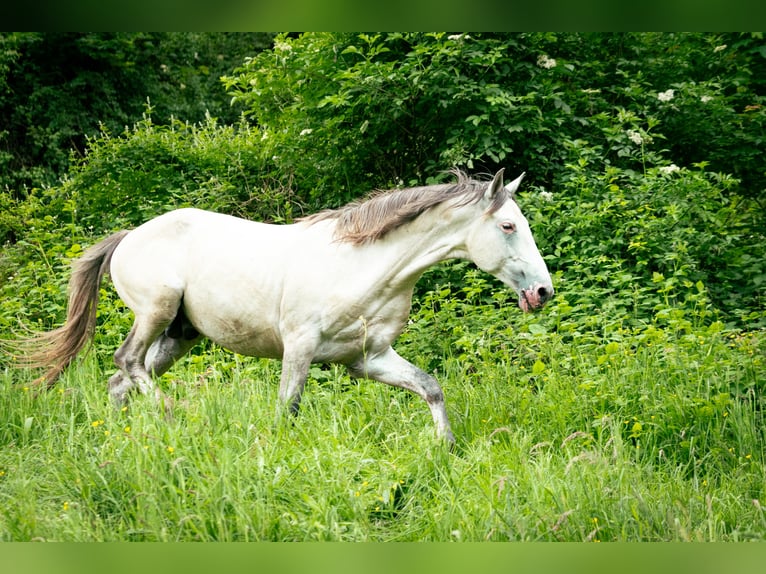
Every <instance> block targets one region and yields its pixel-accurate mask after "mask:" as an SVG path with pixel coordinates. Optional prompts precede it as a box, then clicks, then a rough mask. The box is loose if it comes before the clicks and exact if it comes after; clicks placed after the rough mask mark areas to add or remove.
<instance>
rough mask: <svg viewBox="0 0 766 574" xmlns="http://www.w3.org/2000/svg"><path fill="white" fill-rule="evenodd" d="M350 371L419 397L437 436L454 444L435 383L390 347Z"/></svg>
mask: <svg viewBox="0 0 766 574" xmlns="http://www.w3.org/2000/svg"><path fill="white" fill-rule="evenodd" d="M349 369H350V371H351V374H352V375H354V376H357V377H366V378H369V379H374V380H376V381H380V382H381V383H386V384H387V385H392V386H395V387H401V388H404V389H407V390H409V391H412V392H413V393H415V394H417V395H418V396H420V397H421V398H422V399H423V400H424V401H426V403H427V404H428V408H430V409H431V416H432V417H433V419H434V424H435V425H436V433H437V435H438V436H439V437H441V438H444V439H446V440H447V441H449V442H450V443H454V442H455V437H454V435H453V434H452V428H451V427H450V423H449V419H448V418H447V409H446V407H445V405H444V393H443V392H442V389H441V387H440V386H439V383H438V382H437V380H436V379H435V378H434V377H432V376H431V375H429V374H428V373H426V372H425V371H423V370H421V369H419V368H417V367H416V366H415V365H413V364H412V363H410V362H408V361H406V360H405V359H403V358H402V357H401V356H399V355H398V354H397V352H396V351H394V350H393V349H392V348H391V347H389V348H388V349H386V350H385V351H383V352H382V353H379V354H376V355H374V356H367V357H365V358H363V359H360V360H359V361H357V362H356V363H354V364H352V365H349Z"/></svg>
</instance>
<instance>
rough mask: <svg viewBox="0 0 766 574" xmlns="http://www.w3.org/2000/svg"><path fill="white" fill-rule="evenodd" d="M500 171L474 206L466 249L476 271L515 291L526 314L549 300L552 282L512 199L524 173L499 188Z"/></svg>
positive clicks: (551, 293)
mask: <svg viewBox="0 0 766 574" xmlns="http://www.w3.org/2000/svg"><path fill="white" fill-rule="evenodd" d="M503 171H504V170H502V169H501V170H500V171H498V172H497V174H495V177H494V179H493V180H492V182H491V183H490V184H489V185H488V186H487V190H486V192H485V193H484V197H483V198H482V200H481V201H480V202H479V204H478V205H479V206H480V207H481V209H482V214H481V215H480V216H479V217H477V218H476V219H475V220H474V221H473V222H472V223H471V228H470V230H469V232H468V239H467V241H466V247H467V250H468V255H469V257H470V259H471V260H472V261H473V262H474V263H476V265H477V266H478V267H479V268H480V269H482V270H484V271H486V272H487V273H490V274H492V275H494V276H495V277H497V278H498V279H500V280H501V281H502V282H503V283H505V284H506V285H508V286H509V287H511V288H512V289H513V290H514V291H515V292H516V294H517V295H518V296H519V307H521V309H522V310H523V311H525V312H526V311H531V310H533V309H538V308H541V307H542V306H543V305H545V303H546V302H547V301H548V300H549V299H550V298H551V297H553V282H552V281H551V276H550V273H548V267H547V266H546V265H545V261H544V260H543V258H542V256H541V255H540V252H539V251H538V250H537V245H536V244H535V239H534V237H532V231H531V230H530V228H529V223H527V220H526V218H525V217H524V215H523V214H522V213H521V210H520V209H519V206H518V205H517V204H516V202H515V201H514V200H513V195H514V194H515V193H516V190H517V189H518V187H519V184H520V183H521V180H522V178H523V177H524V174H523V173H522V174H521V175H520V176H519V177H517V178H516V179H515V180H513V181H512V182H511V183H509V184H508V185H506V186H503Z"/></svg>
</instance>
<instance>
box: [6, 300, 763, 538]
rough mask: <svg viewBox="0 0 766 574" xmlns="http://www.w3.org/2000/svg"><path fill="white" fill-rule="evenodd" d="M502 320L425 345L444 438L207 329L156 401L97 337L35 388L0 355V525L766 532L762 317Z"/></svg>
mask: <svg viewBox="0 0 766 574" xmlns="http://www.w3.org/2000/svg"><path fill="white" fill-rule="evenodd" d="M477 312H479V313H480V312H481V310H479V311H477ZM533 330H534V329H533ZM521 331H523V332H518V333H516V337H515V338H514V339H512V340H509V341H506V342H505V343H504V346H502V348H498V347H497V344H498V341H497V340H495V339H493V338H486V339H485V340H483V342H478V343H475V347H474V353H473V355H471V356H466V355H465V354H464V353H463V354H460V355H459V356H457V357H456V356H452V355H450V353H446V355H445V356H443V357H442V358H441V361H440V363H439V367H438V371H439V372H438V373H437V375H438V376H439V378H440V380H441V382H442V386H443V388H444V390H445V394H446V396H447V401H448V411H449V413H450V416H451V418H452V422H453V427H454V431H455V434H456V436H457V439H458V444H457V446H456V448H455V449H454V450H453V451H452V452H450V451H449V450H448V449H447V448H446V447H445V446H444V445H442V444H440V443H438V442H436V441H435V439H434V435H433V428H432V423H431V419H430V415H429V414H428V409H427V407H426V406H425V404H424V403H422V401H421V400H420V399H418V398H417V397H414V396H412V395H410V394H408V393H406V392H405V391H401V390H399V389H394V388H389V387H387V386H384V385H382V384H379V383H374V382H367V381H360V382H357V381H353V380H351V379H350V378H349V377H348V375H346V373H345V371H344V370H343V369H340V368H335V367H330V368H326V369H320V368H318V367H315V368H313V369H312V379H311V380H310V381H309V384H308V385H307V388H306V393H305V395H304V401H303V403H302V407H301V412H300V415H299V416H298V417H297V418H296V419H294V420H293V419H290V418H288V419H284V418H282V417H280V416H278V414H277V410H276V404H277V382H276V381H277V380H278V376H279V363H278V362H268V361H261V360H255V359H248V358H241V357H236V356H234V355H231V354H229V353H226V352H224V351H221V350H218V349H215V348H211V349H209V350H207V351H205V352H204V353H202V354H199V355H196V356H192V357H190V358H188V359H186V360H184V361H182V362H181V363H180V364H179V365H177V366H176V368H174V369H173V370H172V371H171V372H170V373H169V374H167V375H165V376H164V377H163V378H162V380H161V385H162V387H163V388H164V390H165V391H166V392H167V393H168V394H170V395H171V396H173V398H174V399H175V400H176V406H175V408H174V413H173V417H172V419H168V418H166V417H165V416H164V415H163V414H162V413H161V412H160V409H159V408H158V407H157V406H156V405H154V404H152V402H151V401H150V400H149V399H147V398H145V397H135V399H134V400H133V402H132V403H131V405H130V407H129V408H128V409H127V410H126V411H116V410H115V409H114V408H113V407H112V406H111V405H110V403H109V401H108V397H107V394H106V391H105V381H106V378H107V376H108V374H109V372H110V371H109V370H108V369H105V368H104V367H102V366H101V365H100V364H99V360H103V361H104V362H105V363H106V362H107V361H108V356H100V355H103V353H100V354H99V356H98V357H95V356H94V355H93V354H91V355H89V356H88V357H87V358H86V359H85V360H83V361H81V362H80V363H78V364H77V365H76V366H75V367H74V368H71V369H70V370H69V371H68V372H67V373H66V374H65V376H64V377H63V378H62V380H61V381H60V383H59V386H57V387H56V388H55V389H53V390H52V391H51V392H48V393H45V394H43V395H41V396H38V397H34V396H33V395H32V391H30V390H29V388H28V386H27V385H28V383H29V381H31V380H32V378H33V375H34V374H33V373H26V372H20V371H12V370H6V371H5V372H3V373H0V386H1V387H2V389H1V390H0V420H2V421H3V424H2V427H0V441H1V442H0V445H1V446H0V540H3V541H24V540H61V541H108V540H137V541H138V540H140V541H177V540H183V541H193V540H204V541H208V540H220V541H224V540H226V541H254V540H279V541H287V540H352V541H364V540H370V541H392V540H394V541H409V540H460V541H483V540H495V541H501V540H561V541H613V540H628V541H639V540H641V541H653V540H668V541H670V540H706V541H733V540H751V539H758V540H762V539H764V538H766V515H765V514H764V510H763V508H762V506H761V505H762V504H766V492H765V490H766V472H765V470H764V469H765V468H766V467H765V466H764V432H765V431H764V429H765V428H766V427H765V426H764V415H763V410H762V408H763V406H764V404H763V398H762V393H763V390H764V370H763V359H762V355H763V351H764V348H766V336H764V334H763V333H760V332H757V333H753V334H739V335H737V336H729V335H727V334H725V333H723V332H721V330H720V329H719V328H713V327H710V328H707V329H705V328H699V329H697V330H695V331H694V332H693V333H691V334H688V333H687V334H677V333H674V332H671V331H670V330H667V329H665V330H663V329H662V328H659V327H657V326H650V327H647V328H645V329H642V330H640V331H634V332H631V333H623V334H622V335H621V336H611V337H610V338H609V339H608V340H607V339H606V338H604V339H603V340H602V339H601V338H599V337H596V336H592V337H580V338H578V337H572V336H567V337H564V336H562V335H558V334H551V333H539V332H538V333H537V334H532V333H529V332H526V330H525V329H522V330H521ZM538 331H539V330H538ZM415 339H416V338H411V339H408V338H407V337H405V339H404V341H403V345H402V346H400V350H401V352H402V353H403V354H404V355H405V356H408V357H410V358H411V359H412V360H414V361H415V362H419V361H421V362H422V361H425V358H423V357H421V356H419V355H418V354H417V352H418V345H417V344H416V341H415ZM505 345H507V346H505ZM488 357H490V358H492V359H493V360H491V361H490V360H488Z"/></svg>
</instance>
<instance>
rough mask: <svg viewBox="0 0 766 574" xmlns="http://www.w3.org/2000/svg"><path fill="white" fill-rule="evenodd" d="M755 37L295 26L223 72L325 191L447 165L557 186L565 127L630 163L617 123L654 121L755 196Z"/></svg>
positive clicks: (333, 198)
mask: <svg viewBox="0 0 766 574" xmlns="http://www.w3.org/2000/svg"><path fill="white" fill-rule="evenodd" d="M762 44H763V39H762V37H760V36H758V35H752V36H748V35H731V34H730V35H725V34H724V35H701V34H680V35H674V34H597V35H588V34H538V33H534V34H455V35H447V34H422V33H408V34H401V33H390V34H376V35H366V34H304V35H301V36H298V37H292V36H281V37H279V38H278V39H277V41H276V42H275V47H274V50H273V51H270V52H263V53H261V54H259V55H257V56H256V57H254V58H252V59H250V60H248V61H247V63H246V64H245V66H243V67H242V68H241V69H239V70H237V74H236V75H232V76H230V77H228V78H224V81H225V82H226V84H227V86H228V87H229V90H230V92H231V93H232V95H233V96H234V98H235V101H238V102H241V103H243V104H244V106H245V108H246V112H247V113H248V114H250V115H252V117H253V118H254V120H255V121H256V122H257V123H258V124H259V125H261V126H263V127H264V129H265V131H266V133H267V134H268V137H269V138H271V141H272V142H273V144H274V149H275V150H278V151H275V155H278V160H277V162H278V163H277V165H278V166H279V167H280V168H281V169H283V170H285V171H288V172H290V173H295V174H296V176H297V177H296V179H297V180H298V185H302V184H303V182H304V181H306V182H312V185H313V188H314V190H315V193H316V194H321V197H322V199H323V200H324V201H325V202H327V201H328V200H329V201H330V203H331V204H337V203H340V202H343V201H346V200H347V199H349V198H350V197H351V196H353V195H355V194H358V193H359V192H360V191H363V190H367V189H369V188H370V187H374V186H383V187H388V186H392V185H396V184H399V183H402V182H403V183H405V184H408V183H411V182H415V181H416V182H423V181H425V180H427V179H431V180H433V179H436V178H438V177H439V172H440V171H441V170H446V169H449V168H451V167H455V166H457V167H465V168H467V169H469V170H471V171H481V170H487V171H494V170H495V169H496V168H497V167H499V166H503V167H507V168H509V170H510V171H521V170H526V171H528V172H530V177H531V178H532V179H531V181H532V182H533V183H537V184H542V185H548V186H550V185H557V184H558V183H559V182H560V180H559V177H560V173H561V170H562V169H563V167H564V165H565V164H566V163H568V162H572V161H574V160H575V159H576V157H574V156H573V155H572V152H573V151H574V150H572V149H571V148H568V147H567V145H566V143H567V141H574V140H583V141H589V142H590V143H591V145H596V146H601V147H602V149H603V150H604V155H603V156H602V158H601V159H602V161H604V162H605V163H610V164H612V165H615V166H617V167H622V168H632V169H635V168H637V167H640V166H641V163H642V158H641V157H640V154H638V153H635V152H634V151H633V150H632V149H631V147H630V146H629V145H628V144H629V139H628V136H627V135H626V128H630V129H632V131H633V132H634V133H637V134H641V133H643V134H644V135H645V136H648V135H649V132H655V133H654V135H653V137H655V138H656V139H658V140H662V141H663V142H664V144H665V145H666V146H667V148H666V149H664V150H660V151H658V152H657V153H658V154H659V155H660V156H662V157H664V158H665V159H666V161H667V162H674V163H676V164H677V165H680V166H682V167H691V165H692V164H693V163H698V162H701V161H711V162H712V167H713V169H714V170H715V171H721V172H724V173H730V174H733V175H735V177H736V178H737V179H739V180H741V181H742V182H743V187H744V190H745V192H746V194H748V195H750V196H753V195H757V194H758V193H759V192H760V190H762V189H763V186H764V179H763V177H764V172H763V162H762V161H759V159H760V158H759V157H758V152H757V150H758V149H759V147H761V144H762V142H763V136H764V132H763V128H764V123H763V118H764V116H763V114H764V108H763V105H762V98H763V96H762V80H761V79H760V78H762V77H763V76H764V75H766V74H762V73H761V72H762V71H764V67H765V65H766V58H763V56H762V54H761V52H760V47H761V46H762ZM668 90H671V91H670V92H668ZM615 119H616V121H615ZM625 124H627V125H625ZM665 126H667V128H668V129H665ZM658 130H659V131H658ZM327 150H333V153H331V154H328V153H327Z"/></svg>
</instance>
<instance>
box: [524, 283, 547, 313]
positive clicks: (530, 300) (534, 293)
mask: <svg viewBox="0 0 766 574" xmlns="http://www.w3.org/2000/svg"><path fill="white" fill-rule="evenodd" d="M551 297H553V286H552V285H543V284H541V283H535V284H534V285H532V287H530V288H529V289H522V290H521V293H519V307H521V310H522V311H524V312H525V313H528V312H530V311H534V310H535V309H541V308H542V307H543V305H545V304H546V303H547V302H548V301H549V300H550V299H551Z"/></svg>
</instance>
